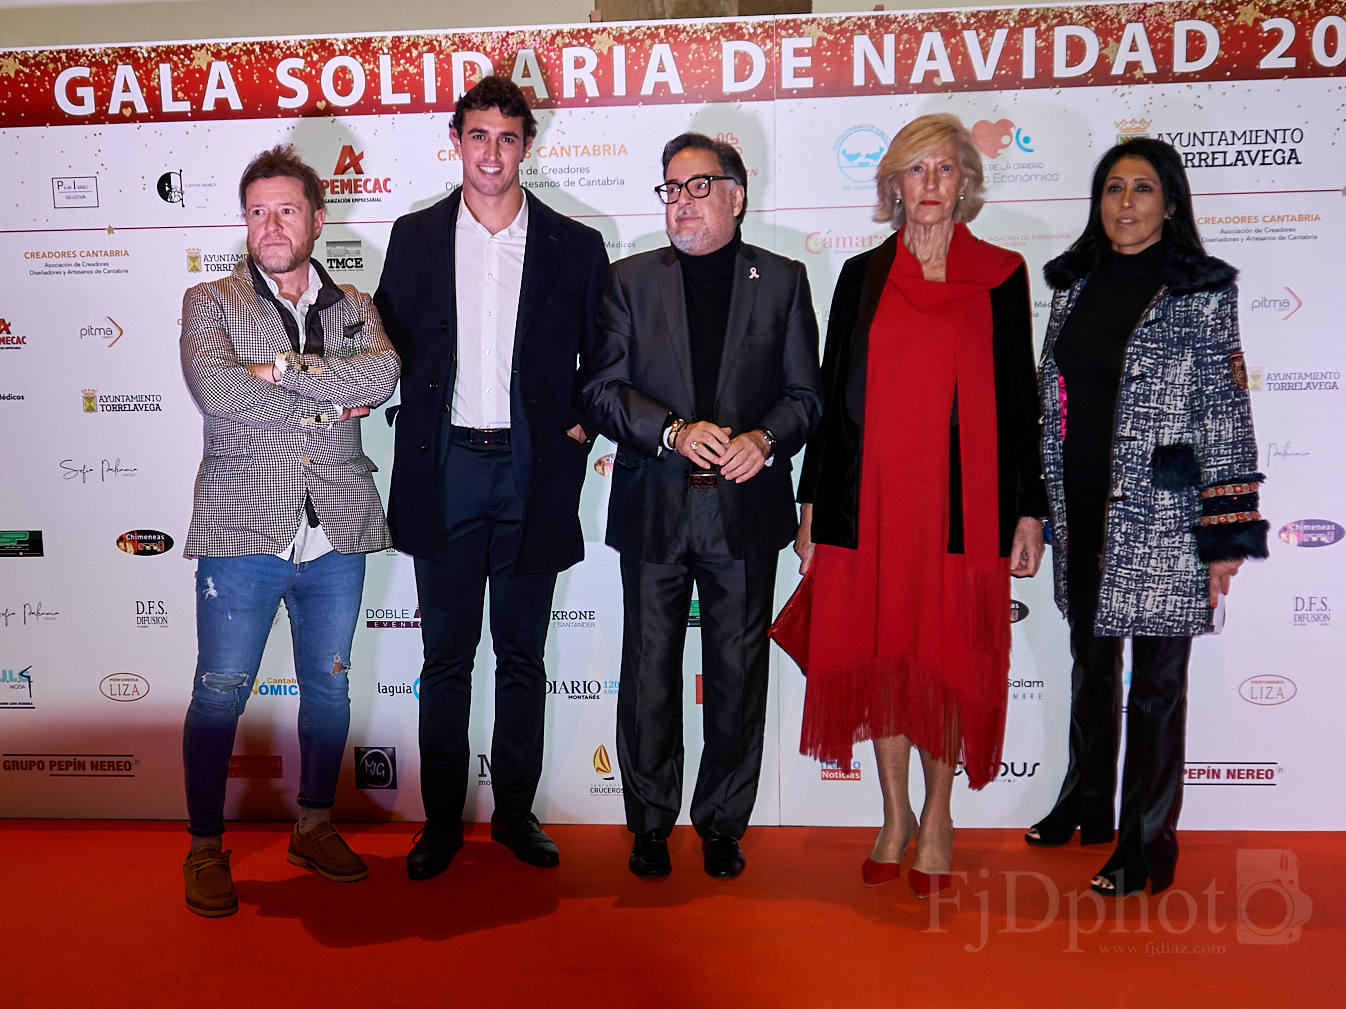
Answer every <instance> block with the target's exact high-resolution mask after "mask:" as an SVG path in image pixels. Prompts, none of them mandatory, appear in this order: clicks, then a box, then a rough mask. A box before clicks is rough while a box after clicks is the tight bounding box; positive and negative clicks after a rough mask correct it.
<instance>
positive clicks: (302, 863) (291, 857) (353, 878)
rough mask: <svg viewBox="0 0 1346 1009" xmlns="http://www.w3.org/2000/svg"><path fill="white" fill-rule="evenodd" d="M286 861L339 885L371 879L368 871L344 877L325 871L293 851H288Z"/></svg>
mask: <svg viewBox="0 0 1346 1009" xmlns="http://www.w3.org/2000/svg"><path fill="white" fill-rule="evenodd" d="M285 861H287V862H289V863H290V864H291V865H297V866H299V868H301V869H310V870H312V871H313V872H316V873H317V874H318V875H319V876H321V877H322V878H323V879H330V880H333V881H335V882H337V883H358V882H360V880H362V879H367V878H368V877H369V870H368V869H365V870H363V871H361V872H357V873H351V874H349V875H345V876H342V875H340V874H338V873H335V872H332V871H330V870H328V869H324V868H323V867H322V866H321V865H319V864H318V863H317V862H314V861H313V860H312V859H309V858H305V857H304V856H303V855H296V854H295V853H294V852H293V851H287V852H286V853H285Z"/></svg>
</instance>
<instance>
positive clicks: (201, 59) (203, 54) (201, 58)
mask: <svg viewBox="0 0 1346 1009" xmlns="http://www.w3.org/2000/svg"><path fill="white" fill-rule="evenodd" d="M192 66H194V67H202V68H204V67H208V66H210V50H209V49H194V50H192Z"/></svg>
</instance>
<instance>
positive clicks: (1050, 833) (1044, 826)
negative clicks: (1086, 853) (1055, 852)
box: [1024, 806, 1115, 848]
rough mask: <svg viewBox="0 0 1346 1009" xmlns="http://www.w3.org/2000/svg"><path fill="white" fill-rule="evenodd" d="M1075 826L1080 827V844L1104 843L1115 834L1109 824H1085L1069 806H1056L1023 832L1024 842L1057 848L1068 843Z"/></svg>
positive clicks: (1040, 846)
mask: <svg viewBox="0 0 1346 1009" xmlns="http://www.w3.org/2000/svg"><path fill="white" fill-rule="evenodd" d="M1076 827H1079V828H1080V844H1105V843H1107V842H1110V841H1112V839H1113V837H1114V836H1115V833H1114V831H1113V828H1112V825H1111V824H1108V825H1107V826H1098V825H1095V824H1089V825H1087V826H1086V825H1084V824H1081V823H1080V820H1079V814H1078V813H1076V812H1075V811H1074V810H1073V809H1071V808H1070V807H1069V806H1057V807H1056V808H1055V809H1053V810H1052V811H1051V812H1050V813H1048V814H1047V815H1046V816H1044V817H1043V818H1042V819H1041V820H1039V821H1038V822H1037V823H1035V824H1033V826H1031V827H1029V828H1028V830H1027V831H1025V832H1024V843H1025V844H1031V845H1033V846H1034V847H1038V848H1059V847H1060V846H1061V845H1063V844H1068V843H1070V839H1071V838H1072V837H1074V836H1075V828H1076Z"/></svg>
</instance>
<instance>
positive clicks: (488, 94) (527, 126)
mask: <svg viewBox="0 0 1346 1009" xmlns="http://www.w3.org/2000/svg"><path fill="white" fill-rule="evenodd" d="M473 109H497V110H498V111H499V112H500V114H501V115H502V116H505V117H506V118H508V119H522V120H523V142H524V143H525V144H527V143H528V142H529V141H530V140H532V139H533V138H534V137H535V136H537V120H536V119H534V118H533V110H532V109H530V108H529V107H528V99H526V98H524V96H523V92H522V91H521V90H519V85H517V84H515V83H514V82H513V81H512V80H510V79H509V78H508V77H501V76H499V75H497V74H493V75H491V76H490V77H483V78H482V79H481V80H479V81H477V83H476V84H474V85H473V86H472V87H471V88H470V89H469V90H468V91H467V92H465V93H464V94H463V97H462V98H459V99H458V104H457V105H455V106H454V107H453V122H451V123H450V124H449V126H450V127H451V128H452V129H453V132H454V133H457V134H458V135H459V136H461V135H462V132H463V120H465V119H466V118H467V114H468V113H469V112H471V111H472V110H473Z"/></svg>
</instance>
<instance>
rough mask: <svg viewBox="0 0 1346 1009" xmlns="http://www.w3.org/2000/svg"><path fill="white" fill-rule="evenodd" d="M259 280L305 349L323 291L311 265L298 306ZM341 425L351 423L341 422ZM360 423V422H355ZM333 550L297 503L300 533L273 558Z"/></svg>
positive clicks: (297, 558)
mask: <svg viewBox="0 0 1346 1009" xmlns="http://www.w3.org/2000/svg"><path fill="white" fill-rule="evenodd" d="M258 272H259V273H260V274H261V275H262V279H263V280H264V281H266V286H267V287H269V288H271V293H272V294H274V295H275V296H276V300H277V301H279V302H280V303H281V304H282V305H284V306H285V307H286V308H288V309H289V310H290V314H291V315H292V316H294V321H295V324H296V325H297V326H298V327H299V348H300V350H301V351H302V350H303V349H304V340H305V329H304V326H305V324H306V323H307V321H308V310H309V309H310V308H312V307H313V303H314V302H315V301H317V300H318V292H319V291H320V290H321V289H322V279H321V278H320V277H319V276H318V270H317V268H316V267H315V266H314V265H313V263H312V262H310V263H309V264H308V289H307V290H305V291H304V293H303V294H301V295H300V296H299V303H298V304H293V303H291V301H290V299H289V298H287V297H285V295H283V294H281V293H280V286H279V285H278V284H277V283H276V282H275V281H274V280H272V279H271V275H270V274H269V273H267V272H266V271H265V270H259V271H258ZM342 423H343V424H348V423H351V421H342ZM355 423H359V421H355ZM335 549H336V548H335V547H334V546H332V541H331V540H329V539H328V538H327V533H326V532H324V531H323V527H322V526H320V525H319V526H311V525H309V524H308V516H307V515H305V514H304V504H303V502H302V501H301V502H300V503H299V531H298V532H297V533H295V534H294V541H293V542H292V543H291V544H290V545H289V546H288V547H286V548H285V549H284V550H282V551H281V552H280V553H278V554H276V556H277V557H279V558H280V559H281V560H283V561H288V560H293V561H294V562H295V563H296V564H303V563H306V562H308V561H316V560H317V559H318V558H319V557H321V556H322V555H323V554H326V553H330V552H331V551H333V550H335Z"/></svg>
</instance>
